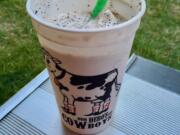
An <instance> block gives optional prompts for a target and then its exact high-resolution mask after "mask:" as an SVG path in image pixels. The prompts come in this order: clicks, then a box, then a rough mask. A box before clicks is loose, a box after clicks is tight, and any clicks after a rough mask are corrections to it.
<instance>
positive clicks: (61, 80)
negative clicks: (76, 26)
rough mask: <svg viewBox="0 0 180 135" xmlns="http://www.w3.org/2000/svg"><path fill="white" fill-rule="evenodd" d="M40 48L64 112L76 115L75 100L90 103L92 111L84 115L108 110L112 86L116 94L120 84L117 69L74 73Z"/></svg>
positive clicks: (92, 114)
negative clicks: (91, 74)
mask: <svg viewBox="0 0 180 135" xmlns="http://www.w3.org/2000/svg"><path fill="white" fill-rule="evenodd" d="M42 50H43V53H44V57H45V61H46V64H47V66H48V70H49V72H50V73H51V74H52V75H53V79H54V83H55V85H56V86H57V87H58V88H59V91H60V93H61V94H62V96H63V106H62V109H63V110H64V112H66V113H68V114H71V115H76V106H75V103H76V102H83V103H86V102H87V103H91V104H92V108H91V110H92V111H91V112H90V113H89V114H85V115H84V116H94V115H99V114H102V113H103V112H106V111H108V109H109V107H110V104H111V93H112V89H113V88H112V87H113V86H115V90H116V92H117V94H118V92H119V89H120V86H121V84H120V83H118V82H117V77H118V70H117V69H114V70H112V71H110V72H108V73H104V74H101V75H96V76H80V75H76V74H73V73H70V72H68V71H67V70H66V69H64V68H62V62H61V61H60V60H58V59H57V58H55V57H53V56H52V55H51V54H50V53H49V52H48V51H47V50H45V49H42ZM68 86H71V88H70V87H68ZM73 91H77V92H75V93H77V94H73V95H71V93H73ZM97 91H98V92H97Z"/></svg>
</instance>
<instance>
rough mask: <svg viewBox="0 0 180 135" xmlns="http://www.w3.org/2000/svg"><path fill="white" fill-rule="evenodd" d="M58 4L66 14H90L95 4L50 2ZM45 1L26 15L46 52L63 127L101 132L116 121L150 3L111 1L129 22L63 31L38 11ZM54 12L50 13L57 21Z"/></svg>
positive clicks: (33, 2)
mask: <svg viewBox="0 0 180 135" xmlns="http://www.w3.org/2000/svg"><path fill="white" fill-rule="evenodd" d="M46 1H47V3H48V0H46ZM55 1H56V2H57V1H58V2H59V4H60V8H59V10H60V11H61V12H69V11H71V10H73V11H74V10H78V12H90V11H91V10H92V7H93V6H94V4H95V2H94V0H65V1H64V0H53V1H51V2H55ZM40 2H42V1H41V0H28V2H27V11H28V13H29V15H30V16H31V17H32V22H33V25H34V27H35V29H36V31H37V35H38V38H39V41H40V44H41V47H42V51H43V53H44V58H45V62H46V65H47V68H48V71H49V75H50V79H51V82H52V84H53V87H54V91H55V96H56V99H57V104H58V107H59V110H60V114H61V118H62V122H63V123H64V125H65V126H66V127H67V128H68V129H70V130H72V131H74V132H76V133H79V134H94V133H98V132H100V131H102V130H104V129H105V128H107V126H108V125H109V124H110V122H111V119H112V114H113V110H114V107H115V103H116V99H117V96H118V93H119V90H120V87H121V82H122V78H123V75H124V72H125V68H126V64H127V61H128V57H129V54H130V51H131V48H132V44H133V40H134V37H135V33H136V31H137V29H138V27H139V25H140V21H141V17H142V16H143V14H144V12H145V1H144V0H124V1H123V0H112V6H113V8H114V9H115V10H116V12H118V13H119V14H121V15H122V16H124V17H126V18H127V21H125V22H123V23H121V24H119V25H115V26H112V27H106V28H92V29H68V28H60V27H58V26H57V25H55V24H53V23H50V22H48V21H46V20H44V19H43V18H40V17H39V16H37V15H36V10H35V8H36V7H37V6H38V5H37V4H38V3H40ZM47 3H46V4H47ZM79 3H81V4H79ZM87 3H88V6H87ZM41 8H43V7H41ZM44 8H45V7H44ZM53 10H54V8H52V10H51V11H50V12H47V13H48V14H49V15H50V16H54V14H53Z"/></svg>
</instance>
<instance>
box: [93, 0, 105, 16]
mask: <svg viewBox="0 0 180 135" xmlns="http://www.w3.org/2000/svg"><path fill="white" fill-rule="evenodd" d="M107 2H108V0H97V1H96V6H95V7H94V9H93V11H92V12H91V18H92V19H95V18H96V17H97V16H98V15H99V14H100V13H101V12H102V11H103V9H104V8H105V7H106V4H107Z"/></svg>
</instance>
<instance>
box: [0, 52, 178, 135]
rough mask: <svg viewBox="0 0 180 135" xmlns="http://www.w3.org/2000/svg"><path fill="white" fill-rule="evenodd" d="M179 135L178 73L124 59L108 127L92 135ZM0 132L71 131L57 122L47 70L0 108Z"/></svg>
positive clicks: (38, 134) (46, 134)
mask: <svg viewBox="0 0 180 135" xmlns="http://www.w3.org/2000/svg"><path fill="white" fill-rule="evenodd" d="M109 134H110V135H147V134H148V135H180V72H179V71H177V70H174V69H171V68H168V67H165V66H163V65H160V64H157V63H155V62H152V61H149V60H146V59H144V58H141V57H139V56H135V55H134V56H132V57H131V59H130V60H129V63H128V66H127V71H126V75H125V77H124V80H123V86H122V88H121V91H120V94H119V97H118V103H117V106H116V110H115V113H114V116H113V122H112V123H111V126H110V127H109V128H107V129H106V130H105V131H104V132H102V133H100V134H98V135H109ZM0 135H75V133H72V132H71V131H69V130H67V129H66V128H64V127H63V125H62V124H61V120H60V115H59V113H58V109H57V106H56V102H55V98H54V94H53V92H52V86H51V84H50V80H49V78H48V73H47V70H44V71H43V72H42V73H41V74H40V75H38V76H37V77H36V78H35V79H34V80H32V81H31V82H30V83H29V84H27V85H26V86H25V87H24V88H22V90H20V91H19V92H18V93H17V94H16V95H15V96H13V97H12V98H11V99H9V100H8V101H7V102H6V103H5V104H4V105H2V106H1V107H0Z"/></svg>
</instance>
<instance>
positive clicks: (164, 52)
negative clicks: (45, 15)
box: [0, 0, 180, 104]
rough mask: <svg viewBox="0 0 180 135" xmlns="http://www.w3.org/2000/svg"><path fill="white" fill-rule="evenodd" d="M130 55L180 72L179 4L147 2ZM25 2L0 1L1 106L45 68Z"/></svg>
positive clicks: (171, 0) (164, 0)
mask: <svg viewBox="0 0 180 135" xmlns="http://www.w3.org/2000/svg"><path fill="white" fill-rule="evenodd" d="M147 7H148V11H147V12H146V15H145V17H144V18H143V19H142V24H141V27H140V29H139V31H138V33H137V36H136V39H135V42H134V47H133V52H135V53H136V54H138V55H141V56H143V57H146V58H148V59H152V60H154V61H157V62H160V63H163V64H165V65H168V66H171V67H173V68H176V69H180V26H179V24H180V12H179V11H180V2H179V0H147ZM44 67H45V66H44V64H43V60H42V55H41V52H40V46H39V43H38V40H37V38H36V34H35V31H34V30H33V28H32V25H31V20H30V17H28V15H27V13H26V10H25V0H0V104H2V103H3V102H4V101H6V100H7V99H8V98H9V97H11V96H12V95H14V94H15V93H16V92H17V91H18V90H19V89H20V88H22V87H23V86H24V85H25V84H26V83H28V82H29V81H30V80H31V79H32V78H34V77H35V76H36V75H37V74H38V73H39V72H40V71H42V70H43V68H44Z"/></svg>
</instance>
